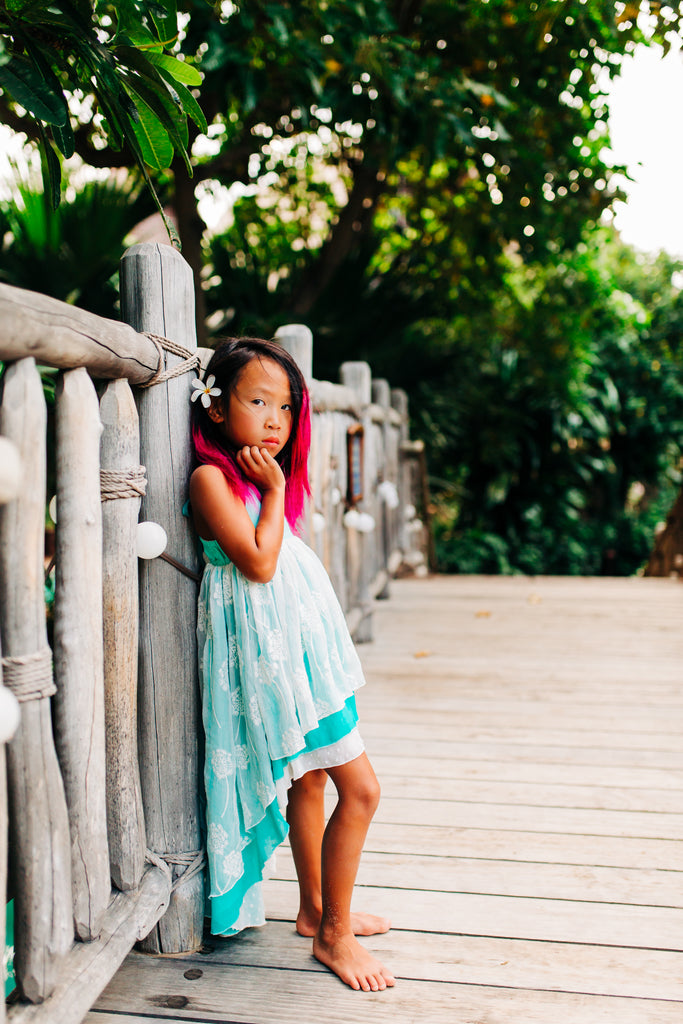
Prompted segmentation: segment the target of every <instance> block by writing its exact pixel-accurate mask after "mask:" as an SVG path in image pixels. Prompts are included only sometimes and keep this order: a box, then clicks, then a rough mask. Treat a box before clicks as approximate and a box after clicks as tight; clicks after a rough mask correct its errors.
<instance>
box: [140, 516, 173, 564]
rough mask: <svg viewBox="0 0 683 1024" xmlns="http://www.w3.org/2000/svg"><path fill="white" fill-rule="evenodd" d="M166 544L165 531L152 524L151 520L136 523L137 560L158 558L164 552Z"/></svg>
mask: <svg viewBox="0 0 683 1024" xmlns="http://www.w3.org/2000/svg"><path fill="white" fill-rule="evenodd" d="M167 543H168V537H167V536H166V530H165V529H164V528H163V526H160V525H159V523H153V522H152V521H151V520H148V521H147V522H145V523H138V529H137V550H138V558H158V557H159V555H160V554H161V553H162V552H163V551H165V550H166V544H167Z"/></svg>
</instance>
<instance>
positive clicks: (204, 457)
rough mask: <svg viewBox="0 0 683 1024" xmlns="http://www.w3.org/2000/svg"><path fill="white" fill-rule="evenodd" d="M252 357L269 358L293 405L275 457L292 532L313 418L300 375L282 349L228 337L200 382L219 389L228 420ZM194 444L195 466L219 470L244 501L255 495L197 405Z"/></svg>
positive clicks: (304, 487) (305, 488)
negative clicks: (286, 434)
mask: <svg viewBox="0 0 683 1024" xmlns="http://www.w3.org/2000/svg"><path fill="white" fill-rule="evenodd" d="M252 359H272V360H273V361H274V362H276V363H278V364H279V365H280V366H281V367H282V369H283V370H284V371H285V373H286V374H287V379H288V381H289V390H290V394H291V405H292V432H291V434H290V435H289V439H288V441H287V444H286V445H285V446H284V448H283V449H282V451H281V452H280V453H279V454H278V456H277V461H278V463H279V464H280V466H281V467H282V471H283V473H284V475H285V482H286V485H285V516H286V517H287V522H288V523H289V524H290V526H291V527H292V529H295V528H296V524H297V522H298V520H299V519H300V518H301V516H302V514H303V510H304V501H305V498H306V495H310V493H311V488H310V484H309V482H308V452H309V449H310V446H311V418H310V402H309V397H308V388H307V387H306V382H305V381H304V378H303V374H302V373H301V370H300V369H299V367H298V366H297V364H296V362H295V361H294V359H293V358H292V357H291V356H290V354H289V352H287V351H286V349H284V348H282V346H281V345H278V344H277V343H276V342H273V341H264V340H263V339H261V338H232V339H229V340H226V341H222V342H220V343H219V344H218V345H217V346H216V349H215V351H214V353H213V355H212V356H211V359H210V361H209V365H208V366H207V368H206V373H205V374H204V379H205V380H207V379H208V378H209V377H210V376H213V377H215V378H216V380H215V386H216V387H219V388H220V389H221V392H222V393H221V396H220V398H219V399H215V398H214V401H219V402H220V403H221V405H222V407H223V414H224V415H225V417H226V419H227V416H228V406H229V404H230V395H231V394H232V392H233V391H234V389H235V387H236V385H237V382H238V380H239V377H240V374H241V373H242V370H243V369H244V367H245V366H246V365H247V363H250V362H251V361H252ZM191 423H192V440H193V442H194V451H195V459H196V462H197V463H198V464H200V465H210V466H218V468H219V469H220V470H222V472H223V473H224V475H225V477H226V479H227V481H228V483H229V485H230V486H231V487H232V489H233V490H234V491H235V493H236V494H238V495H239V497H240V498H241V499H242V500H243V501H246V500H247V498H248V497H249V495H250V494H255V493H258V492H257V491H256V488H255V487H254V485H253V484H252V483H251V482H250V481H249V480H247V478H246V477H245V476H244V474H243V473H242V471H241V469H240V468H239V466H238V465H237V462H236V461H235V452H234V451H233V450H232V449H231V448H230V446H229V445H228V443H227V441H226V438H225V435H224V433H222V431H221V429H220V427H219V425H218V424H216V423H214V422H213V420H212V419H211V418H210V417H209V415H208V412H207V410H206V409H205V408H204V406H203V405H202V404H201V402H198V401H197V402H193V403H192V420H191Z"/></svg>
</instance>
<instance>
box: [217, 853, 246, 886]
mask: <svg viewBox="0 0 683 1024" xmlns="http://www.w3.org/2000/svg"><path fill="white" fill-rule="evenodd" d="M222 867H223V871H224V873H225V878H224V879H223V884H229V885H231V884H232V883H233V882H235V881H236V880H237V879H238V878H240V877H241V875H242V872H243V871H244V867H243V864H242V858H241V857H240V855H239V853H237V851H236V850H233V851H232V853H229V854H228V855H227V857H224V858H223V864H222Z"/></svg>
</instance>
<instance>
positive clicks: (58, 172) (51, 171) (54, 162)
mask: <svg viewBox="0 0 683 1024" xmlns="http://www.w3.org/2000/svg"><path fill="white" fill-rule="evenodd" d="M40 134H41V136H42V140H43V146H42V151H41V158H42V159H41V167H42V172H43V186H44V189H45V194H46V195H47V196H48V197H49V200H50V206H51V208H52V209H53V210H56V209H57V207H58V206H59V200H60V197H61V189H62V165H61V164H60V162H59V157H58V156H57V154H56V153H55V151H54V149H53V148H52V145H51V143H50V140H49V139H48V137H47V135H46V133H45V129H44V128H43V126H42V124H41V125H40Z"/></svg>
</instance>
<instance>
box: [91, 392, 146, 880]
mask: <svg viewBox="0 0 683 1024" xmlns="http://www.w3.org/2000/svg"><path fill="white" fill-rule="evenodd" d="M100 417H101V419H102V427H103V430H102V441H101V468H102V469H103V470H106V471H114V472H118V473H123V472H124V471H130V470H136V469H137V468H138V466H139V465H140V430H139V424H138V413H137V409H136V408H135V401H134V399H133V393H132V391H131V389H130V386H129V384H128V382H127V381H126V380H116V381H112V382H111V383H110V384H109V385H108V386H107V389H106V390H105V392H104V394H103V396H102V398H101V400H100ZM139 511H140V498H139V497H126V498H113V499H111V500H107V501H104V502H103V504H102V609H103V620H104V709H105V733H106V750H107V760H106V765H107V833H108V837H109V859H110V867H111V877H112V881H113V883H114V885H115V886H116V888H117V889H120V890H121V891H122V892H129V891H131V890H133V889H136V888H137V887H138V885H139V884H140V879H141V878H142V872H143V870H144V865H145V845H146V839H145V820H144V813H143V808H142V792H141V789H140V769H139V765H138V730H137V713H138V700H137V687H138V559H137V552H136V529H137V522H138V515H139Z"/></svg>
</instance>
